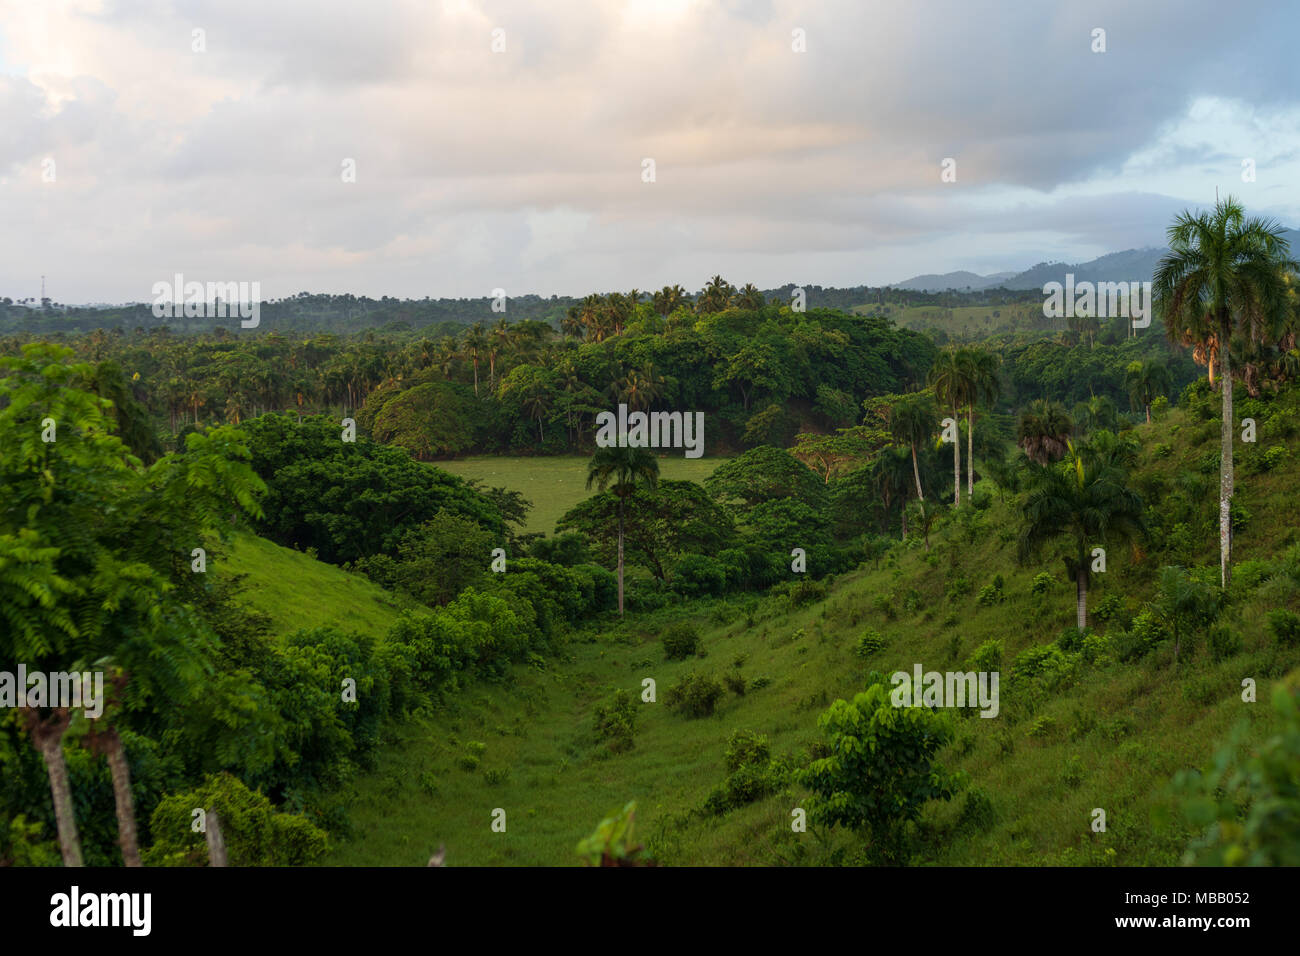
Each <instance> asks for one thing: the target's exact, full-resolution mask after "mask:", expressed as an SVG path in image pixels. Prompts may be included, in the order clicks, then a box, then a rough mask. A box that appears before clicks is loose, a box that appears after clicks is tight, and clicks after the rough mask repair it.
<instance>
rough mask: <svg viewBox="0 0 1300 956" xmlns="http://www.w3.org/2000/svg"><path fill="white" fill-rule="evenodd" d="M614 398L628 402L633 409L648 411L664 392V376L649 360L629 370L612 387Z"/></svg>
mask: <svg viewBox="0 0 1300 956" xmlns="http://www.w3.org/2000/svg"><path fill="white" fill-rule="evenodd" d="M610 391H611V393H612V394H613V396H614V398H616V399H618V400H619V401H620V402H626V403H627V407H628V409H630V410H631V411H634V412H635V411H646V410H648V409H649V408H650V406H651V405H652V404H654V402H655V400H656V399H659V398H662V397H663V394H664V377H663V376H662V375H660V374H659V373H658V372H657V371H656V370H655V367H654V365H653V364H651V363H650V362H647V363H646V364H645V365H642V366H641V367H640V368H634V369H631V370H629V371H628V373H627V374H626V375H624V376H623V377H622V378H621V379H619V380H618V381H616V382H614V384H613V386H612V387H611V388H610Z"/></svg>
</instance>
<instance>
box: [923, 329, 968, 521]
mask: <svg viewBox="0 0 1300 956" xmlns="http://www.w3.org/2000/svg"><path fill="white" fill-rule="evenodd" d="M969 366H970V363H969V360H968V359H967V358H966V353H965V350H960V349H959V350H953V349H949V350H946V351H943V352H940V353H939V354H938V355H936V356H935V359H934V365H933V366H931V368H930V374H929V375H928V376H927V378H926V381H927V382H928V384H929V385H930V386H931V387H932V388H933V389H934V394H935V397H936V398H938V400H939V404H941V405H943V406H945V407H946V408H951V409H952V414H953V419H954V420H960V419H961V410H962V408H963V407H964V406H965V405H966V404H967V403H968V402H969V401H970V394H971V379H970V369H969ZM952 503H953V505H954V506H956V505H960V504H961V436H960V435H957V436H956V438H955V440H954V441H953V443H952Z"/></svg>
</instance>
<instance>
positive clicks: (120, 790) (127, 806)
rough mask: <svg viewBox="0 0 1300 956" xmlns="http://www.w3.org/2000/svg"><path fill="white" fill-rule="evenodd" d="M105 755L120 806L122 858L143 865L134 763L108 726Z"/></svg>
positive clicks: (131, 864) (119, 826) (126, 862)
mask: <svg viewBox="0 0 1300 956" xmlns="http://www.w3.org/2000/svg"><path fill="white" fill-rule="evenodd" d="M104 755H105V756H106V757H107V758H108V769H109V771H110V773H112V775H113V802H114V804H115V805H116V808H117V843H118V846H120V847H121V848H122V862H123V863H125V864H126V865H127V866H140V865H141V863H140V843H139V841H138V840H137V839H136V834H135V802H134V801H133V800H132V799H131V767H130V765H128V764H127V762H126V751H124V750H123V749H122V738H121V737H120V736H119V735H118V733H117V730H116V729H115V728H111V727H110V728H109V730H108V733H107V734H106V735H105V739H104Z"/></svg>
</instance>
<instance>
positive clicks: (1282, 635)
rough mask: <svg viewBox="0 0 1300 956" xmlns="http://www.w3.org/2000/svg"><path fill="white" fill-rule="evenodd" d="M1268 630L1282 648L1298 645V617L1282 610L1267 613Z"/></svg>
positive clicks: (1293, 613)
mask: <svg viewBox="0 0 1300 956" xmlns="http://www.w3.org/2000/svg"><path fill="white" fill-rule="evenodd" d="M1268 629H1269V630H1270V631H1271V632H1272V634H1273V639H1274V640H1276V641H1277V643H1278V644H1280V645H1282V646H1283V647H1295V646H1296V645H1297V644H1300V615H1297V614H1296V613H1295V612H1293V611H1288V610H1286V609H1284V608H1278V609H1276V610H1273V611H1269V612H1268Z"/></svg>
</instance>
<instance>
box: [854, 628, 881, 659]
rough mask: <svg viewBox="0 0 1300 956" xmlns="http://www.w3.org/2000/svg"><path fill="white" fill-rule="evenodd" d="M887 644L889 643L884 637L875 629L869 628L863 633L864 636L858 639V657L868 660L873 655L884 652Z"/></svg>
mask: <svg viewBox="0 0 1300 956" xmlns="http://www.w3.org/2000/svg"><path fill="white" fill-rule="evenodd" d="M887 643H888V642H887V641H886V640H885V638H884V635H882V634H881V633H880V632H879V631H877V630H876V629H875V628H871V627H869V628H867V629H866V630H865V631H863V632H862V636H861V637H859V638H858V645H857V648H856V653H857V655H858V657H862V658H867V657H870V656H871V655H872V654H875V653H878V652H879V651H883V650H884V649H885V646H886V644H887Z"/></svg>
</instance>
